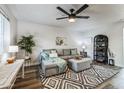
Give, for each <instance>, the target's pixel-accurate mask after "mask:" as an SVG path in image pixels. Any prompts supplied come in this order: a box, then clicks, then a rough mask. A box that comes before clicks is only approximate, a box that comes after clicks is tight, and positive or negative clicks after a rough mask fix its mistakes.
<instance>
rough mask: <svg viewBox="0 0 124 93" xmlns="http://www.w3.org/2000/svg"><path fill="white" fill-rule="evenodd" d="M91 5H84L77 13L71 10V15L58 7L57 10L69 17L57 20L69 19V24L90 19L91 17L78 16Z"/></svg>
mask: <svg viewBox="0 0 124 93" xmlns="http://www.w3.org/2000/svg"><path fill="white" fill-rule="evenodd" d="M88 6H89V5H87V4H84V5H83V6H82V7H81V8H79V9H78V10H77V11H75V10H74V9H70V12H71V13H68V12H67V11H65V10H64V9H62V8H61V7H57V9H58V10H59V11H61V12H63V13H64V14H66V15H67V17H61V18H56V20H61V19H67V18H68V21H69V22H71V23H72V22H75V19H76V18H78V19H88V18H89V16H77V15H78V14H79V13H81V12H82V11H83V10H85V9H86V8H87V7H88Z"/></svg>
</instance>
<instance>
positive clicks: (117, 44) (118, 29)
mask: <svg viewBox="0 0 124 93" xmlns="http://www.w3.org/2000/svg"><path fill="white" fill-rule="evenodd" d="M123 27H124V24H123V23H119V22H118V23H113V24H112V25H108V26H103V27H100V28H96V29H90V30H88V31H86V32H84V33H83V37H84V38H87V37H92V38H94V36H95V35H98V34H103V35H107V36H108V38H109V48H110V50H111V51H112V52H113V53H114V55H115V65H117V66H124V62H123ZM91 45H92V47H91V48H90V49H91V50H92V51H88V53H89V54H90V55H93V40H92V43H91ZM91 57H93V56H91Z"/></svg>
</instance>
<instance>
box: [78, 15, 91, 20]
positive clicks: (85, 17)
mask: <svg viewBox="0 0 124 93" xmlns="http://www.w3.org/2000/svg"><path fill="white" fill-rule="evenodd" d="M76 18H83V19H88V18H90V17H89V16H76Z"/></svg>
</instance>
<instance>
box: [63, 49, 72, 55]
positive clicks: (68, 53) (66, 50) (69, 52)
mask: <svg viewBox="0 0 124 93" xmlns="http://www.w3.org/2000/svg"><path fill="white" fill-rule="evenodd" d="M63 52H64V56H68V55H70V54H71V51H70V49H64V50H63Z"/></svg>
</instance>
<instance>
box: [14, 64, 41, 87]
mask: <svg viewBox="0 0 124 93" xmlns="http://www.w3.org/2000/svg"><path fill="white" fill-rule="evenodd" d="M18 76H20V75H18ZM40 88H42V84H41V81H40V77H39V73H38V67H37V66H33V67H26V68H25V77H24V78H21V77H19V78H17V80H16V82H15V84H14V86H13V89H40Z"/></svg>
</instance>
